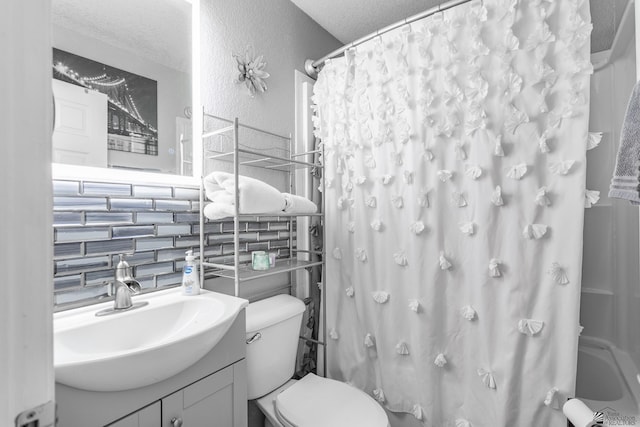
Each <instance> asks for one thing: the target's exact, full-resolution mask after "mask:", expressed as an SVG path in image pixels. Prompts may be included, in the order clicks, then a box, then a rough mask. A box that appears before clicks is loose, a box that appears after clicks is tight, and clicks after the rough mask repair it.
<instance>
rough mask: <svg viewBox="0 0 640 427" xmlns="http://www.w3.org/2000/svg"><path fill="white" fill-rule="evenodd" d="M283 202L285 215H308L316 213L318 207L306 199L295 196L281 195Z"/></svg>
mask: <svg viewBox="0 0 640 427" xmlns="http://www.w3.org/2000/svg"><path fill="white" fill-rule="evenodd" d="M282 195H283V196H284V200H285V207H284V211H285V213H290V214H308V213H316V212H317V211H318V206H316V204H315V203H313V202H312V201H311V200H309V199H307V198H306V197H302V196H296V195H295V194H289V193H283V194H282Z"/></svg>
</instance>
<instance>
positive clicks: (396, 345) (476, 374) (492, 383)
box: [314, 0, 593, 427]
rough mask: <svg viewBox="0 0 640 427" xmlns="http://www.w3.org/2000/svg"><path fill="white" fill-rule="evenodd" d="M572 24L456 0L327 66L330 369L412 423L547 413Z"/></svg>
mask: <svg viewBox="0 0 640 427" xmlns="http://www.w3.org/2000/svg"><path fill="white" fill-rule="evenodd" d="M591 28H592V25H591V22H590V15H589V3H588V2H587V1H583V0H553V1H546V0H531V1H518V0H506V1H505V0H484V1H477V0H474V1H472V2H469V3H465V4H463V5H461V6H458V7H455V8H453V9H450V10H447V11H445V12H439V13H437V14H435V15H432V16H430V17H428V18H425V19H424V20H421V21H418V22H415V23H411V24H410V25H406V26H404V27H402V28H399V29H397V30H394V31H392V32H389V33H386V34H384V35H382V36H380V37H377V38H375V39H373V40H371V41H369V42H367V43H365V44H362V45H360V46H358V47H357V48H355V49H351V50H349V51H348V52H347V53H346V55H345V57H344V58H340V59H334V60H331V61H329V62H328V63H327V64H326V66H325V67H324V69H323V70H322V72H321V73H320V75H319V78H318V81H317V83H316V86H315V94H314V100H315V104H316V117H315V124H316V134H317V136H318V137H319V138H321V140H322V143H323V144H324V158H323V161H324V166H325V170H324V180H325V182H324V196H325V197H326V236H327V239H326V240H327V242H326V252H327V275H326V279H325V283H326V286H325V288H326V298H327V302H328V303H327V307H328V309H327V319H326V324H327V335H328V375H329V376H330V377H333V378H336V379H339V380H343V381H346V382H348V383H350V384H353V385H354V386H356V387H359V388H361V389H362V390H364V391H365V392H367V393H369V394H370V395H371V396H372V397H374V398H375V399H377V400H378V401H379V402H380V403H381V404H382V405H384V406H385V407H386V408H387V409H388V410H390V411H394V412H406V413H409V414H413V416H414V417H415V418H416V420H419V422H420V423H422V425H425V426H433V427H443V426H456V427H464V426H492V427H494V426H504V427H528V426H557V427H560V426H564V425H566V420H565V419H564V417H563V416H562V413H561V411H560V407H561V405H562V403H563V402H564V400H565V399H566V398H567V397H570V396H573V391H574V386H575V370H576V358H577V356H576V355H577V344H578V335H579V324H578V316H579V297H580V279H581V277H580V274H581V262H582V259H581V257H582V227H583V209H584V206H585V167H586V154H585V152H586V149H587V140H588V137H589V135H588V127H587V123H588V114H589V112H588V103H589V79H590V74H591V73H592V72H593V69H592V66H591V63H590V56H589V55H590V39H589V38H590V32H591ZM416 422H417V421H416Z"/></svg>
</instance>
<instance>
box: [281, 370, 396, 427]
mask: <svg viewBox="0 0 640 427" xmlns="http://www.w3.org/2000/svg"><path fill="white" fill-rule="evenodd" d="M274 406H275V413H276V416H277V418H278V419H279V421H280V422H281V423H282V424H283V425H284V426H285V427H327V426H331V427H360V426H361V427H387V426H388V425H389V423H388V419H387V414H386V413H385V411H384V409H382V407H381V406H380V405H379V404H378V403H377V402H376V401H375V400H373V398H371V397H370V396H368V395H367V394H366V393H364V392H363V391H361V390H358V389H357V388H355V387H352V386H350V385H347V384H345V383H342V382H340V381H335V380H331V379H328V378H322V377H318V376H316V375H314V374H308V375H307V376H305V377H304V378H302V379H301V380H299V381H298V382H296V383H295V384H294V385H292V386H291V387H289V388H287V389H286V390H285V391H283V392H282V393H280V394H279V395H278V396H277V397H276V399H275V401H274Z"/></svg>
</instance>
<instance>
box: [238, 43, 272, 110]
mask: <svg viewBox="0 0 640 427" xmlns="http://www.w3.org/2000/svg"><path fill="white" fill-rule="evenodd" d="M233 57H234V58H235V60H236V62H237V64H238V71H240V74H238V78H237V80H236V83H244V84H245V85H247V89H248V90H249V95H250V96H251V97H252V98H253V97H255V96H256V92H266V91H267V83H266V82H265V81H264V80H265V79H266V78H268V77H269V73H267V72H266V71H264V69H265V67H266V66H267V63H266V62H265V61H264V56H263V55H259V56H257V57H256V56H255V55H254V52H253V47H252V46H251V45H247V47H246V48H245V51H244V54H235V53H234V54H233Z"/></svg>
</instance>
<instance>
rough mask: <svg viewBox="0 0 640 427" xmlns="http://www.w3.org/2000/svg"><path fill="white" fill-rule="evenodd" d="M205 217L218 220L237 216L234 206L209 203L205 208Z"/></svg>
mask: <svg viewBox="0 0 640 427" xmlns="http://www.w3.org/2000/svg"><path fill="white" fill-rule="evenodd" d="M203 213H204V216H206V217H207V218H209V219H211V220H217V219H222V218H228V217H230V216H233V215H234V214H235V209H234V207H233V205H229V204H227V203H214V202H212V203H208V204H207V205H206V206H205V207H204V211H203Z"/></svg>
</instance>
